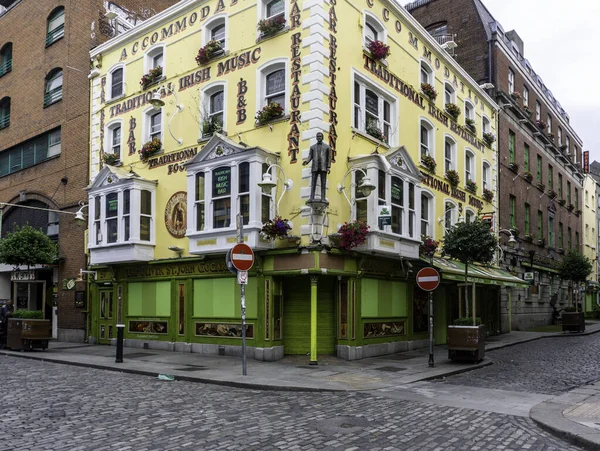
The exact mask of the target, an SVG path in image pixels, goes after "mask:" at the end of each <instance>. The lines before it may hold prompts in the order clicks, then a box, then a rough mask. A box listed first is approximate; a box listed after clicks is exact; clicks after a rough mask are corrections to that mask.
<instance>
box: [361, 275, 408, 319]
mask: <svg viewBox="0 0 600 451" xmlns="http://www.w3.org/2000/svg"><path fill="white" fill-rule="evenodd" d="M406 290H407V284H406V283H403V282H395V281H391V280H378V279H368V278H364V279H362V284H361V300H362V301H361V306H362V310H361V314H362V317H363V318H384V317H385V318H394V317H402V316H407V315H408V307H407V303H408V297H407V294H406Z"/></svg>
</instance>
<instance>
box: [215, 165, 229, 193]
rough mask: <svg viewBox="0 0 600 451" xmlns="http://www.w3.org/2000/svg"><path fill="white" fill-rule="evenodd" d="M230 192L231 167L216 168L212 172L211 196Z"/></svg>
mask: <svg viewBox="0 0 600 451" xmlns="http://www.w3.org/2000/svg"><path fill="white" fill-rule="evenodd" d="M230 194H231V168H217V169H215V170H214V171H213V173H212V197H220V196H229V195H230Z"/></svg>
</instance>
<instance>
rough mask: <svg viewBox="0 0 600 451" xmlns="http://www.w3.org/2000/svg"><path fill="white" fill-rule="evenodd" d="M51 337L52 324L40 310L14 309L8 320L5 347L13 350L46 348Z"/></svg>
mask: <svg viewBox="0 0 600 451" xmlns="http://www.w3.org/2000/svg"><path fill="white" fill-rule="evenodd" d="M51 339H52V324H51V323H50V320H49V319H43V314H42V311H41V310H15V311H14V313H13V315H12V317H11V318H10V319H9V320H8V329H7V336H6V347H8V348H11V349H12V350H13V351H20V350H23V349H29V350H30V349H34V348H41V349H46V348H47V347H48V340H51Z"/></svg>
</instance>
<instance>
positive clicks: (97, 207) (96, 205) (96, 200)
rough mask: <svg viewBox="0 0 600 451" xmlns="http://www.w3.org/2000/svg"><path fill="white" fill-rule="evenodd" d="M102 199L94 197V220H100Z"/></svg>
mask: <svg viewBox="0 0 600 451" xmlns="http://www.w3.org/2000/svg"><path fill="white" fill-rule="evenodd" d="M101 202H102V198H101V197H100V196H97V197H94V219H100V205H101Z"/></svg>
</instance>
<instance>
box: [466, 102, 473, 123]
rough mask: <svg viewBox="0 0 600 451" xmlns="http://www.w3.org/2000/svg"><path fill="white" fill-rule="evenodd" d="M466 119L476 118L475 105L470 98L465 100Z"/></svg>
mask: <svg viewBox="0 0 600 451" xmlns="http://www.w3.org/2000/svg"><path fill="white" fill-rule="evenodd" d="M466 119H473V120H475V105H473V104H472V103H471V101H469V100H465V120H466Z"/></svg>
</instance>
